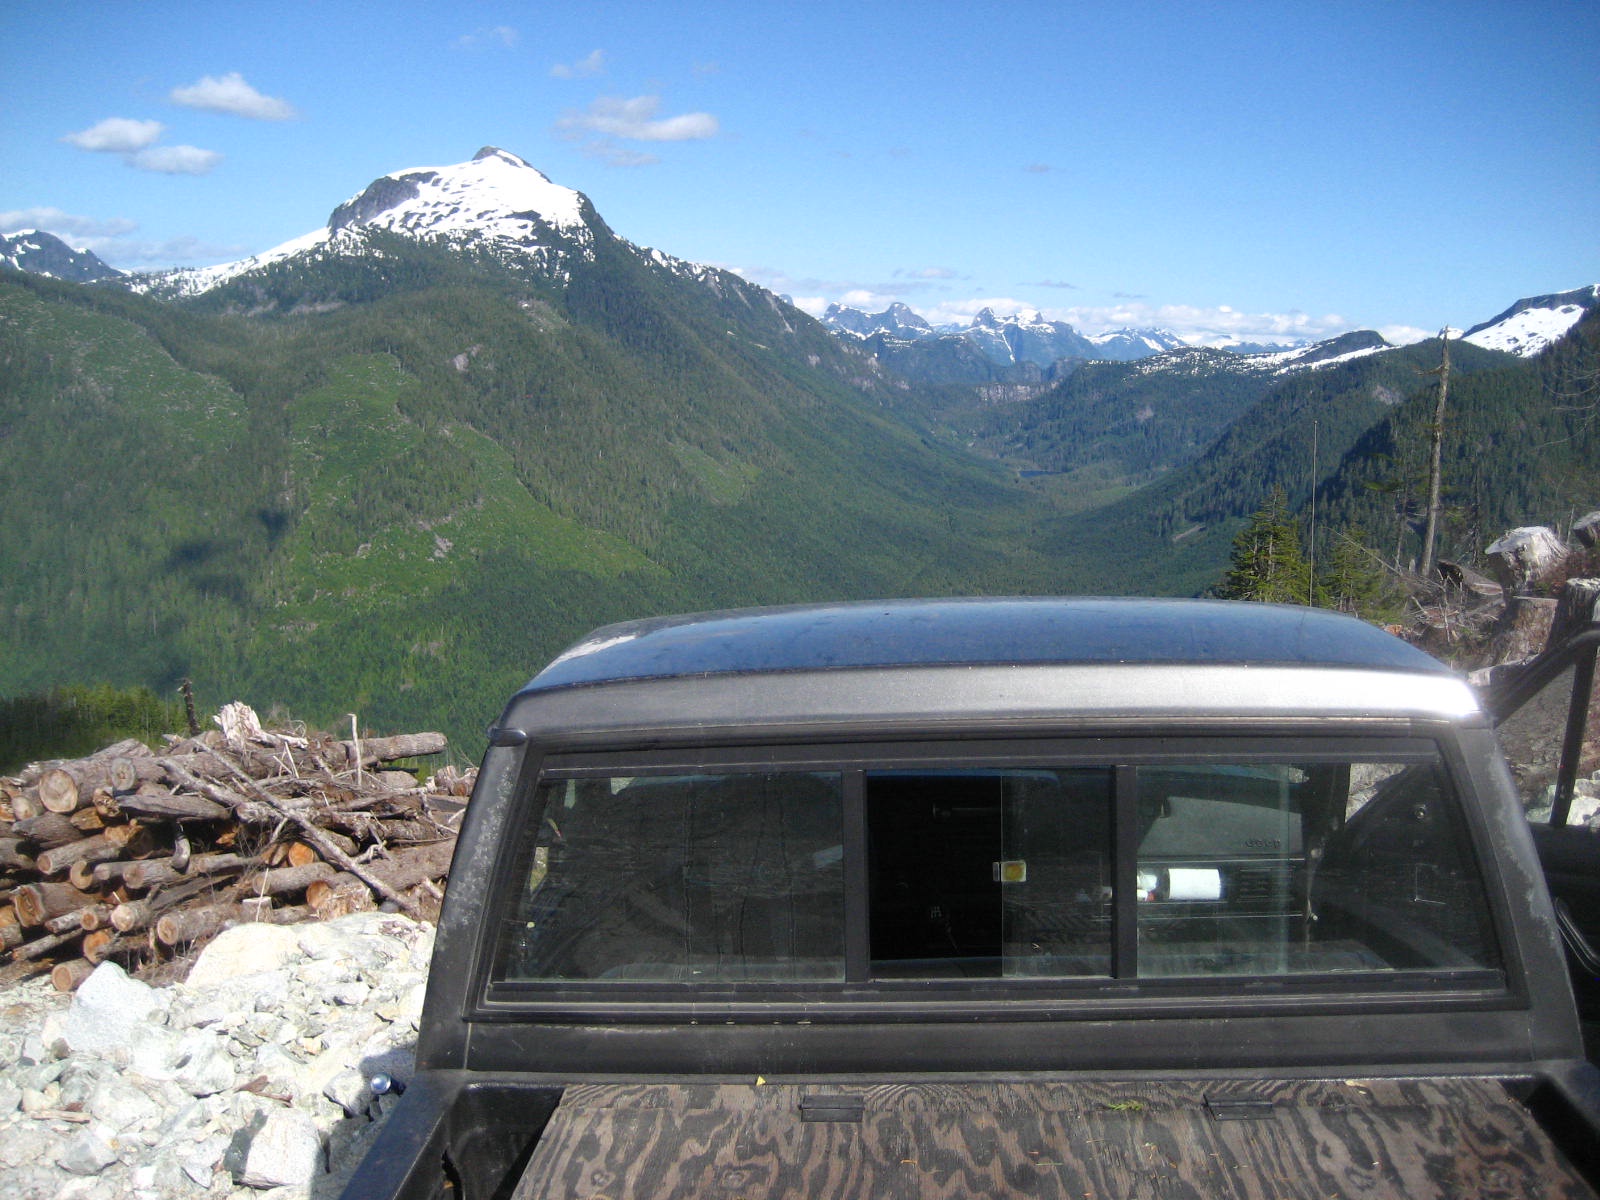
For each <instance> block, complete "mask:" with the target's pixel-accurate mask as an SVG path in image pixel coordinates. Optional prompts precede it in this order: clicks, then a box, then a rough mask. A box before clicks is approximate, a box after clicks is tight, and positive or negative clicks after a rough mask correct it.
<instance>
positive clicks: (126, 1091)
mask: <svg viewBox="0 0 1600 1200" xmlns="http://www.w3.org/2000/svg"><path fill="white" fill-rule="evenodd" d="M84 1107H85V1110H86V1111H87V1112H88V1113H89V1115H90V1116H92V1117H93V1118H94V1119H95V1120H97V1121H99V1122H101V1123H102V1124H105V1125H108V1126H110V1127H111V1128H112V1129H116V1130H124V1129H142V1128H143V1127H144V1126H146V1125H147V1124H148V1125H153V1124H155V1123H156V1122H157V1121H159V1120H160V1119H161V1106H160V1105H159V1104H157V1103H156V1102H155V1101H154V1100H153V1099H151V1098H150V1096H149V1094H148V1093H146V1092H145V1091H144V1089H143V1088H141V1087H138V1086H137V1085H136V1084H134V1083H132V1082H131V1081H129V1080H127V1079H120V1078H114V1079H107V1080H105V1081H104V1082H102V1083H101V1084H100V1085H99V1086H98V1087H96V1088H95V1089H94V1091H93V1092H92V1093H90V1095H89V1099H88V1101H87V1103H86V1104H85V1105H84Z"/></svg>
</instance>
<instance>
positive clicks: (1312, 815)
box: [1135, 762, 1499, 977]
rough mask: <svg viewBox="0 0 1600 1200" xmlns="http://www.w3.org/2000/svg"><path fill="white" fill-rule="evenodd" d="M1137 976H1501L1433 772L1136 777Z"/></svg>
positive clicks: (1320, 768)
mask: <svg viewBox="0 0 1600 1200" xmlns="http://www.w3.org/2000/svg"><path fill="white" fill-rule="evenodd" d="M1138 797H1139V798H1138V805H1137V811H1138V821H1139V830H1138V836H1139V853H1138V869H1137V877H1136V880H1135V887H1136V895H1137V911H1138V918H1137V919H1138V964H1139V969H1138V973H1139V974H1140V975H1141V976H1155V977H1160V976H1193V975H1284V974H1302V973H1312V974H1325V973H1340V972H1351V971H1388V970H1406V969H1441V968H1443V969H1450V968H1471V967H1496V966H1498V965H1499V964H1498V959H1497V956H1496V953H1495V949H1494V943H1493V940H1492V938H1491V936H1490V933H1489V928H1490V926H1489V918H1488V909H1487V906H1486V903H1485V900H1484V895H1483V887H1482V882H1481V879H1480V876H1479V873H1478V871H1477V869H1476V867H1475V865H1474V863H1473V860H1472V857H1471V854H1470V850H1469V847H1468V843H1467V840H1466V837H1465V831H1464V830H1463V829H1462V828H1461V823H1460V819H1459V815H1458V812H1457V809H1456V806H1455V805H1454V804H1453V803H1451V801H1450V799H1449V797H1448V795H1447V794H1446V791H1445V789H1444V788H1443V787H1442V785H1441V775H1440V772H1439V770H1438V768H1437V766H1436V765H1434V764H1410V765H1401V764H1381V763H1362V762H1336V763H1304V764H1287V763H1267V764H1249V763H1240V764H1216V763H1205V764H1195V765H1192V766H1187V765H1186V766H1161V767H1153V768H1152V767H1147V768H1141V769H1140V770H1139V772H1138Z"/></svg>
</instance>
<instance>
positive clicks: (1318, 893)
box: [495, 741, 1500, 994]
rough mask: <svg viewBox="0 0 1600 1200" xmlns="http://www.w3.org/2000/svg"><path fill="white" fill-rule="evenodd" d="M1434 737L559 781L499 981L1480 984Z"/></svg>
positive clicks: (508, 926)
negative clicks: (1384, 746)
mask: <svg viewBox="0 0 1600 1200" xmlns="http://www.w3.org/2000/svg"><path fill="white" fill-rule="evenodd" d="M1297 745H1303V743H1297ZM1419 747H1424V749H1419ZM1426 747H1428V744H1427V743H1421V742H1417V741H1410V742H1407V743H1405V747H1404V749H1405V752H1404V753H1403V754H1399V753H1396V754H1392V755H1387V756H1386V755H1384V754H1382V753H1377V754H1371V755H1369V754H1367V753H1366V752H1365V751H1363V752H1361V753H1348V752H1347V753H1342V754H1322V753H1307V754H1304V755H1302V756H1297V757H1292V758H1285V757H1282V756H1280V755H1277V754H1273V753H1267V752H1263V753H1261V754H1259V755H1244V754H1241V755H1238V756H1236V757H1230V758H1228V759H1227V760H1225V761H1217V760H1215V759H1213V758H1211V757H1210V756H1206V757H1204V758H1198V759H1196V760H1194V761H1182V760H1179V759H1173V758H1167V757H1162V758H1160V759H1159V760H1157V761H1148V762H1146V761H1139V760H1138V759H1137V758H1136V757H1130V758H1129V759H1128V760H1127V761H1107V762H1098V763H1083V764H1073V763H1071V762H1070V761H1068V760H1067V756H1065V755H1063V759H1062V762H1061V763H1060V765H1055V764H1049V763H1041V762H1039V761H1037V755H1036V754H1033V753H1030V754H1029V755H1028V756H1027V757H1028V760H1029V761H1028V762H1026V763H1017V764H1014V765H1012V764H1006V763H994V762H992V761H988V760H987V756H985V761H983V762H981V764H974V763H970V762H961V761H957V762H952V763H949V764H941V765H937V766H927V765H922V764H918V765H916V766H914V767H909V768H904V769H892V770H873V769H863V768H860V767H852V768H849V769H840V770H817V769H814V767H813V766H811V765H809V764H808V765H806V766H804V767H794V768H783V767H773V768H770V769H760V770H753V769H749V768H748V767H741V768H738V769H716V768H713V767H708V766H706V765H704V763H702V764H701V765H699V767H698V769H694V770H690V769H686V768H685V767H684V766H682V765H678V766H674V767H672V768H661V767H656V766H652V767H651V768H650V769H648V770H644V771H641V772H639V773H633V772H631V771H630V772H629V773H621V772H617V773H611V772H608V771H605V770H603V769H596V768H594V767H583V768H574V769H572V770H571V771H567V770H562V769H556V770H549V771H546V773H545V775H544V776H543V777H542V778H541V780H540V782H539V783H538V785H537V790H536V795H535V796H534V798H533V799H534V803H533V805H532V810H531V811H532V813H533V820H532V821H531V822H530V823H529V826H528V828H527V831H526V833H525V836H524V839H523V844H522V846H521V847H520V849H519V853H518V858H517V863H516V880H517V887H516V889H515V893H516V894H515V896H514V898H513V903H512V907H511V909H510V911H509V912H508V913H507V914H506V915H505V917H504V919H503V920H502V922H501V927H500V930H499V936H498V945H497V950H496V957H495V979H496V980H498V981H501V982H505V983H538V982H563V983H566V984H573V983H582V984H595V985H608V984H613V983H616V984H628V983H631V984H710V985H742V984H757V985H761V984H765V985H785V984H791V985H792V984H807V985H851V984H864V985H872V986H873V987H874V988H876V989H879V990H884V991H887V992H889V993H891V994H892V993H894V992H895V991H897V990H898V989H899V988H901V987H905V988H908V989H912V990H915V989H916V988H918V987H926V986H927V984H928V982H929V981H941V980H943V981H950V980H981V979H995V980H1000V981H1009V982H1012V983H1016V984H1018V985H1021V986H1024V987H1032V986H1037V983H1036V981H1056V983H1057V985H1058V986H1061V985H1070V984H1071V983H1073V982H1079V983H1083V982H1090V981H1094V980H1097V979H1098V980H1110V979H1130V978H1131V979H1150V980H1157V979H1159V980H1181V979H1185V978H1202V979H1203V978H1215V977H1229V976H1235V977H1239V976H1242V977H1261V976H1269V977H1285V976H1303V977H1330V978H1333V979H1334V980H1335V981H1336V979H1337V977H1342V976H1352V975H1368V976H1370V975H1379V976H1391V977H1392V976H1395V975H1397V974H1403V973H1408V972H1412V973H1416V972H1425V973H1427V974H1428V975H1429V976H1430V978H1433V979H1435V980H1436V979H1437V978H1438V977H1439V976H1440V975H1441V974H1449V973H1451V972H1457V973H1460V975H1461V977H1462V978H1463V979H1464V980H1466V979H1470V978H1471V977H1472V976H1473V975H1475V974H1476V975H1477V976H1478V977H1479V978H1478V980H1477V983H1478V984H1481V983H1482V973H1483V972H1484V971H1495V970H1498V968H1499V967H1500V961H1499V957H1498V953H1497V951H1496V948H1495V941H1494V938H1493V935H1492V926H1491V922H1490V918H1489V908H1488V904H1487V902H1486V897H1485V890H1484V887H1483V884H1482V880H1481V876H1480V873H1479V870H1478V868H1477V865H1476V862H1475V859H1474V856H1473V854H1472V851H1471V847H1470V842H1469V839H1468V837H1467V833H1466V829H1465V826H1464V824H1463V821H1462V818H1461V814H1460V810H1459V807H1458V806H1457V805H1456V803H1455V801H1454V797H1453V795H1452V793H1451V791H1450V789H1449V787H1448V783H1447V777H1446V775H1445V773H1444V771H1443V769H1442V766H1441V764H1440V763H1439V762H1438V760H1437V756H1436V753H1435V752H1434V751H1433V750H1432V749H1431V748H1426ZM847 913H850V914H853V920H852V921H847V918H846V914H847ZM852 926H853V928H851V927H852Z"/></svg>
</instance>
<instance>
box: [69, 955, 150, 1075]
mask: <svg viewBox="0 0 1600 1200" xmlns="http://www.w3.org/2000/svg"><path fill="white" fill-rule="evenodd" d="M165 1000H166V998H165V997H164V996H163V995H162V994H161V993H159V992H157V991H156V989H155V988H153V987H151V986H150V985H149V984H146V983H140V982H139V981H138V980H137V979H131V978H129V977H128V974H127V973H126V972H125V971H124V970H123V969H122V968H121V967H119V966H118V965H117V964H116V963H114V962H103V963H101V964H100V965H99V966H98V967H96V968H95V969H94V973H93V974H92V975H90V976H89V978H88V979H86V980H84V981H83V985H82V986H81V987H79V988H78V990H77V991H76V992H74V993H73V996H72V1005H71V1007H70V1008H68V1009H67V1014H66V1019H65V1020H64V1021H63V1022H62V1024H61V1037H62V1039H63V1040H64V1041H65V1042H66V1043H67V1045H68V1046H70V1047H71V1048H72V1050H73V1051H74V1052H75V1053H78V1054H100V1055H106V1056H110V1055H112V1054H114V1053H120V1054H123V1055H126V1054H127V1053H128V1050H129V1047H130V1046H131V1045H132V1044H133V1043H134V1042H135V1041H136V1040H137V1039H136V1031H137V1030H138V1028H139V1026H140V1025H142V1024H144V1023H145V1022H146V1020H147V1019H149V1018H151V1017H158V1016H159V1014H160V1013H161V1011H162V1009H163V1007H164V1006H165Z"/></svg>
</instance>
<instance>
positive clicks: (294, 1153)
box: [234, 1108, 322, 1188]
mask: <svg viewBox="0 0 1600 1200" xmlns="http://www.w3.org/2000/svg"><path fill="white" fill-rule="evenodd" d="M245 1132H246V1138H247V1140H246V1143H245V1147H244V1153H243V1155H242V1161H241V1162H240V1165H239V1169H238V1170H237V1171H236V1172H235V1173H234V1180H235V1182H237V1183H242V1184H244V1185H245V1186H246V1187H253V1188H276V1187H295V1186H298V1185H302V1184H306V1183H309V1182H310V1181H311V1179H312V1178H313V1176H315V1175H316V1174H317V1172H318V1171H320V1170H321V1168H322V1137H321V1135H320V1134H319V1133H318V1132H317V1126H316V1123H315V1122H314V1121H312V1119H311V1118H310V1117H309V1116H307V1115H306V1114H305V1113H303V1112H300V1111H298V1110H297V1109H292V1108H284V1109H279V1110H278V1111H276V1112H271V1113H267V1114H265V1115H264V1117H263V1118H262V1120H261V1121H260V1124H259V1125H258V1126H257V1127H256V1128H254V1129H252V1130H247V1131H245Z"/></svg>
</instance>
